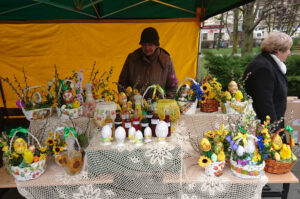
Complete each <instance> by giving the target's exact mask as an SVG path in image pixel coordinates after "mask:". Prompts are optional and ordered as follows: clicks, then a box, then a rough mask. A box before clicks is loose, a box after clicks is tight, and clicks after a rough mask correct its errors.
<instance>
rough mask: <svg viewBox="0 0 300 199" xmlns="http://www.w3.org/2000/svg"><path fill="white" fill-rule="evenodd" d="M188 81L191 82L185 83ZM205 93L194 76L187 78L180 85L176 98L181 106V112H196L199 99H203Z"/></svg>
mask: <svg viewBox="0 0 300 199" xmlns="http://www.w3.org/2000/svg"><path fill="white" fill-rule="evenodd" d="M186 81H190V83H191V86H190V85H189V84H184V83H185V82H186ZM203 96H204V93H203V91H202V88H201V87H200V84H199V83H198V82H196V81H195V80H194V79H192V78H185V79H184V80H183V82H182V83H181V84H180V85H179V87H178V88H177V91H176V95H175V99H176V101H177V103H178V106H179V108H180V112H181V113H182V114H185V115H191V114H195V113H196V108H197V104H198V101H199V100H201V99H202V97H203Z"/></svg>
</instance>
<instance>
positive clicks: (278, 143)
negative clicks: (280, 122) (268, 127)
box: [272, 134, 282, 151]
mask: <svg viewBox="0 0 300 199" xmlns="http://www.w3.org/2000/svg"><path fill="white" fill-rule="evenodd" d="M272 147H273V148H274V149H275V151H278V150H280V149H281V148H282V139H281V137H280V136H279V135H278V134H277V135H275V136H274V137H273V138H272Z"/></svg>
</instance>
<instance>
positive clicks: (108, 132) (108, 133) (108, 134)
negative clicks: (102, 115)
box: [102, 125, 112, 138]
mask: <svg viewBox="0 0 300 199" xmlns="http://www.w3.org/2000/svg"><path fill="white" fill-rule="evenodd" d="M111 135H112V131H111V128H110V126H109V125H105V126H104V127H103V128H102V137H103V138H109V137H111Z"/></svg>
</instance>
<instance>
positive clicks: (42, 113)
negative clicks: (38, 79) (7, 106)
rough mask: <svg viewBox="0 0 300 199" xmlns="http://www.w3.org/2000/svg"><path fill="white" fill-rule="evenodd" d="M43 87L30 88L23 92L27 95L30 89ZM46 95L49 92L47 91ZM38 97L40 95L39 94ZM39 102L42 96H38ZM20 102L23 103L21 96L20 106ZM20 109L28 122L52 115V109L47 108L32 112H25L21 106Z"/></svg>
mask: <svg viewBox="0 0 300 199" xmlns="http://www.w3.org/2000/svg"><path fill="white" fill-rule="evenodd" d="M42 88H43V87H41V86H32V87H29V88H27V89H25V90H24V93H28V92H29V90H31V89H34V90H35V89H42ZM47 92H48V94H50V93H49V91H48V90H47ZM39 95H40V94H39ZM40 98H41V100H42V96H40ZM22 101H23V95H22V98H21V104H22ZM21 109H22V112H23V114H24V115H25V117H26V119H27V120H28V121H34V120H39V119H45V118H47V117H51V115H52V107H51V106H50V107H47V108H41V109H34V110H25V109H24V107H23V106H21Z"/></svg>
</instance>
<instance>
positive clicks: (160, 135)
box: [155, 121, 168, 144]
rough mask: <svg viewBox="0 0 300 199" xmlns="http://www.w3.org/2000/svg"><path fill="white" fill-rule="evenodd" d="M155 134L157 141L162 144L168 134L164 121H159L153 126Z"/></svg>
mask: <svg viewBox="0 0 300 199" xmlns="http://www.w3.org/2000/svg"><path fill="white" fill-rule="evenodd" d="M155 134H156V137H157V140H158V143H159V144H164V143H165V142H166V137H167V135H168V124H167V123H166V122H165V121H159V122H158V124H157V125H156V128H155Z"/></svg>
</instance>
